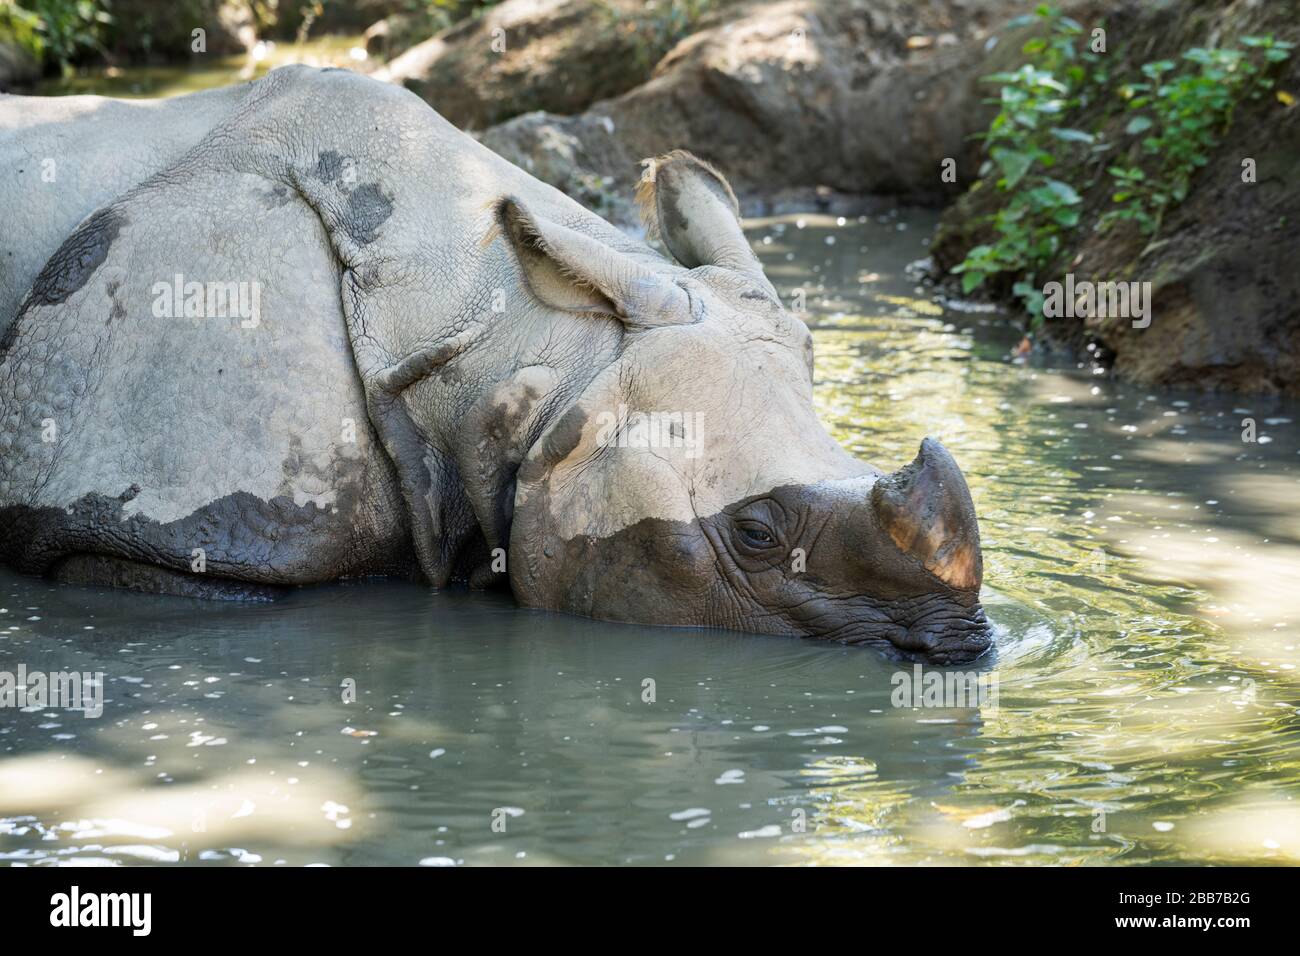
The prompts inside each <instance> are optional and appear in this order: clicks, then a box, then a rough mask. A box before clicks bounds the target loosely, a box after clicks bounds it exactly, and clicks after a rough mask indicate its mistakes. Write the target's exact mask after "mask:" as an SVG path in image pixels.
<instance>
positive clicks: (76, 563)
mask: <svg viewBox="0 0 1300 956" xmlns="http://www.w3.org/2000/svg"><path fill="white" fill-rule="evenodd" d="M50 577H52V578H53V579H54V580H55V581H58V582H59V583H60V584H75V585H80V586H83V587H105V588H120V589H122V590H126V591H141V592H143V593H146V594H170V595H174V596H176V597H190V598H201V599H203V600H205V601H249V602H254V603H262V602H267V601H274V600H277V599H278V598H281V597H283V596H284V595H286V594H288V593H289V589H288V588H287V587H274V586H270V585H264V584H249V583H247V582H245V581H229V580H224V579H220V578H214V577H211V576H209V577H207V578H204V577H200V576H199V575H197V574H182V573H180V572H178V571H169V570H168V569H166V568H160V567H158V566H156V565H152V564H142V563H141V562H139V561H131V560H129V559H127V558H110V557H105V556H104V555H100V554H74V555H70V556H69V557H67V558H64V559H63V560H62V561H60V562H59V563H58V564H56V565H55V566H54V568H53V569H52V570H51V572H50Z"/></svg>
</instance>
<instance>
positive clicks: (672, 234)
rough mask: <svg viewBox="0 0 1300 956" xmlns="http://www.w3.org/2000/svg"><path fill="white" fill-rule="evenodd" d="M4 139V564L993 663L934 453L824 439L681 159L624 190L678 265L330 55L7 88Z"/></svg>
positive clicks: (783, 318)
mask: <svg viewBox="0 0 1300 956" xmlns="http://www.w3.org/2000/svg"><path fill="white" fill-rule="evenodd" d="M0 157H2V158H4V159H5V160H6V161H12V162H13V165H11V166H10V167H8V168H14V169H18V170H19V172H18V173H17V174H16V175H15V176H14V178H12V179H8V180H6V181H5V182H4V183H3V184H0V211H3V214H4V218H5V220H6V221H7V222H8V223H9V225H10V227H11V228H10V229H9V231H8V232H7V233H6V235H5V236H4V237H3V242H4V245H3V246H0V306H3V310H4V311H3V312H0V328H3V329H4V338H3V342H2V343H0V559H3V560H4V561H6V562H8V563H10V564H13V565H14V566H16V567H18V568H20V569H22V570H25V571H29V572H35V573H45V574H50V575H52V576H54V577H56V578H57V579H60V580H64V581H73V582H82V583H96V584H112V585H117V586H123V587H131V588H138V589H143V590H152V591H163V592H169V593H182V594H197V595H203V596H211V597H239V598H257V597H261V596H267V595H270V594H272V593H274V591H275V590H276V589H277V588H280V587H284V586H288V585H295V584H305V583H312V582H319V581H328V580H333V579H337V578H340V577H345V576H356V575H366V574H408V575H420V576H422V577H423V578H424V579H426V580H427V581H429V582H430V583H431V584H433V585H435V586H439V587H441V586H444V585H446V584H448V583H449V582H450V581H452V580H455V579H466V580H468V581H469V582H470V583H471V584H472V585H475V586H486V585H489V584H492V583H507V582H508V584H509V586H510V587H511V588H512V590H513V591H514V594H515V596H516V598H517V599H518V600H519V602H520V603H521V604H523V605H525V606H529V607H536V608H548V609H553V610H562V611H569V612H573V613H577V614H583V615H588V616H592V617H597V618H603V619H608V620H619V621H635V622H641V623H649V624H670V625H688V626H713V627H723V628H731V629H739V630H746V631H757V632H764V633H781V634H798V635H806V636H812V637H819V638H826V639H831V640H837V641H843V642H847V643H872V644H880V645H887V646H892V647H894V648H897V649H900V650H902V651H905V652H913V653H916V654H919V655H922V656H924V657H926V658H927V659H929V660H933V661H936V662H940V663H951V662H958V661H965V660H969V659H972V658H973V657H976V656H978V655H979V654H981V653H982V652H984V651H985V650H986V649H987V648H988V647H989V640H990V639H989V629H988V625H987V623H986V621H985V619H984V615H983V611H982V610H981V608H980V605H979V599H978V595H979V588H980V583H981V576H982V570H981V559H980V551H979V537H978V526H977V523H976V519H975V513H974V507H973V505H972V503H971V499H970V494H969V492H968V490H967V488H966V484H965V481H964V480H963V478H962V476H961V472H960V470H959V469H958V468H957V466H956V464H955V462H953V460H952V458H951V456H949V455H948V453H947V452H946V451H945V450H944V449H943V447H942V446H941V445H940V444H938V443H937V442H934V441H932V440H929V439H927V440H926V441H925V442H924V443H922V446H921V450H920V452H919V454H918V455H917V458H916V460H915V461H914V462H912V463H911V464H910V465H908V466H907V467H906V468H903V469H901V470H899V471H898V472H895V473H893V474H892V475H884V474H882V473H881V472H880V471H879V470H878V469H876V468H874V467H872V466H870V465H868V464H865V463H863V462H860V461H858V460H857V459H854V458H853V457H852V456H850V455H848V454H847V453H845V452H844V451H843V450H842V449H841V448H840V447H839V446H838V445H837V444H836V443H835V441H834V440H833V439H831V438H830V437H829V435H828V434H827V433H826V431H825V429H824V428H823V427H822V426H821V425H820V423H819V422H818V421H817V418H816V415H815V414H814V412H813V407H812V381H811V376H812V341H811V336H810V335H809V333H808V330H807V329H806V328H805V327H804V325H803V324H802V323H801V322H799V321H797V320H796V319H794V318H793V317H791V316H790V315H789V314H788V313H787V312H785V310H784V309H783V308H782V306H781V303H780V300H779V298H778V297H777V295H776V292H775V290H774V289H773V287H772V285H771V283H769V282H768V281H767V279H766V278H765V277H764V276H763V273H762V270H761V269H760V267H759V265H758V262H757V260H756V259H755V258H754V256H753V254H752V252H751V251H750V249H749V247H748V245H747V244H746V243H745V241H744V238H743V235H742V233H741V231H740V226H739V221H738V219H737V216H736V205H735V200H734V197H733V196H732V194H731V191H730V188H729V187H728V186H727V185H726V183H725V181H724V180H723V179H722V177H721V175H720V174H718V173H717V172H716V171H715V170H713V169H711V168H710V167H708V166H707V165H706V164H703V163H701V162H699V161H698V160H696V159H694V157H691V156H689V155H688V154H684V153H674V154H669V155H668V156H666V157H661V158H660V159H659V160H656V161H653V162H651V163H649V164H648V168H647V174H646V177H645V179H644V181H643V187H642V190H641V193H640V195H639V199H640V200H641V201H642V202H643V204H644V206H645V208H646V210H647V213H648V216H649V218H650V219H651V220H652V221H653V225H655V226H656V227H657V229H658V232H659V234H660V235H661V236H662V238H663V241H664V244H665V245H666V246H667V248H668V249H669V251H670V252H671V253H672V256H673V260H675V261H673V260H669V259H665V258H664V257H663V256H660V255H659V254H657V253H655V252H654V251H653V250H652V249H650V248H649V247H648V246H646V245H644V244H642V243H640V242H637V241H635V240H633V239H631V238H629V237H627V236H626V235H624V234H622V233H621V232H619V231H618V230H616V229H615V228H613V227H612V226H610V225H609V224H608V223H606V222H604V221H603V220H601V219H600V218H598V217H596V216H594V215H593V214H591V213H590V212H588V211H586V210H585V209H583V208H582V207H580V206H578V205H577V204H576V203H574V202H573V201H571V200H570V199H568V198H567V197H565V196H563V195H562V194H560V193H559V192H557V191H556V190H554V189H552V188H550V187H549V186H546V185H544V184H542V183H540V182H538V181H537V180H535V179H533V178H532V177H530V176H528V175H527V174H526V173H524V172H523V171H521V170H519V169H518V168H516V167H514V166H512V165H510V164H509V163H507V162H505V161H504V160H502V159H500V158H499V157H497V156H496V155H495V154H493V153H491V152H490V151H488V150H487V149H485V148H483V147H481V146H480V145H478V144H477V143H475V142H474V141H473V140H472V139H470V138H468V137H466V136H465V135H463V134H461V133H460V132H458V131H457V130H456V129H454V128H453V127H452V126H450V125H449V124H448V123H446V122H445V121H444V120H442V119H441V117H439V116H438V115H437V114H436V113H434V112H433V111H432V110H430V109H429V108H428V107H427V106H426V105H425V104H424V103H423V102H422V101H420V100H419V99H418V98H417V97H415V96H413V95H411V94H410V93H407V92H406V91H403V90H401V89H398V88H394V87H390V86H386V85H383V84H380V83H377V82H374V81H371V80H368V79H366V78H363V77H360V76H356V75H354V74H351V73H347V72H342V71H334V70H324V71H319V70H313V69H308V68H305V67H290V68H285V69H281V70H277V71H275V72H273V73H271V74H270V75H268V76H267V77H266V78H265V79H263V80H260V81H258V82H256V83H253V84H249V85H248V86H244V87H239V88H234V89H229V90H222V91H218V92H216V93H210V94H202V95H199V96H194V97H185V98H183V99H179V100H173V101H168V102H165V103H155V104H148V105H139V104H137V105H128V104H123V103H115V102H113V101H105V100H98V99H96V98H92V97H87V98H77V99H76V100H70V101H58V100H40V99H29V98H21V97H5V98H3V99H0ZM45 158H52V159H53V160H54V161H55V167H56V169H57V178H56V182H55V183H47V182H45V181H44V180H43V179H42V178H41V171H42V169H44V168H45V167H44V166H43V165H42V160H43V159H45ZM78 223H79V225H78ZM177 274H180V275H181V276H182V277H183V279H182V283H181V286H182V289H185V290H186V292H185V294H186V295H188V294H189V292H188V289H186V287H185V285H184V283H190V282H197V283H205V284H213V283H241V282H242V283H249V284H250V288H251V286H252V285H256V287H257V289H258V291H259V294H260V300H259V301H260V306H259V309H258V310H257V314H256V316H255V317H254V316H252V315H251V314H243V313H241V314H240V315H235V316H230V315H226V314H224V313H223V314H212V312H213V305H212V303H211V302H208V303H207V306H206V311H203V314H191V315H188V316H187V315H186V314H185V312H184V309H182V312H181V314H179V315H177V316H171V315H169V314H167V309H166V308H165V307H163V308H161V311H160V306H159V303H160V302H164V303H170V302H172V301H174V298H173V297H172V295H171V293H170V292H168V293H165V294H160V289H169V288H170V285H168V284H169V283H172V282H173V277H174V276H176V275H177ZM160 283H161V284H162V285H161V286H160V285H159V284H160ZM201 288H202V287H201ZM177 296H178V297H179V296H180V293H179V292H178V293H177ZM640 413H673V414H677V415H681V416H684V420H685V421H689V422H693V423H695V428H694V429H693V430H691V431H686V432H684V431H683V428H682V426H681V424H680V422H679V423H678V424H676V425H671V426H670V427H668V428H667V429H666V430H664V431H663V432H660V433H656V434H653V435H649V437H647V431H646V429H645V427H644V426H645V422H644V420H642V419H641V418H640V417H639V415H640ZM687 438H689V439H690V441H686V440H685V439H687Z"/></svg>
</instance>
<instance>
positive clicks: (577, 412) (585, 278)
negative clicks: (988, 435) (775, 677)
mask: <svg viewBox="0 0 1300 956" xmlns="http://www.w3.org/2000/svg"><path fill="white" fill-rule="evenodd" d="M640 198H641V199H642V200H643V205H644V206H648V207H649V208H650V210H651V213H652V215H651V217H650V218H651V221H652V225H653V227H655V228H657V229H658V232H659V234H660V236H661V237H662V239H663V241H664V243H665V245H666V246H667V248H668V249H669V251H670V252H671V253H672V255H673V257H674V258H675V259H676V260H677V263H678V264H679V265H673V264H669V263H664V264H663V265H662V266H656V265H655V264H653V263H648V262H647V261H645V260H644V259H643V258H637V257H634V256H629V255H627V254H625V253H621V252H618V251H615V250H613V249H610V248H609V247H608V246H607V245H604V244H601V243H599V242H597V241H595V240H593V239H592V238H590V237H588V236H585V235H583V234H581V233H580V232H578V231H576V230H573V229H569V228H566V227H565V226H562V225H559V224H557V223H553V222H547V221H544V220H541V219H538V218H536V217H534V216H533V215H531V214H530V212H529V210H528V209H527V208H526V207H525V205H524V204H522V203H520V202H517V201H513V200H507V201H505V202H503V203H502V205H501V208H500V221H501V225H502V226H503V227H504V229H503V231H504V232H505V233H506V234H507V235H508V237H509V241H510V242H511V243H512V244H513V246H514V248H515V251H516V253H517V256H518V261H519V265H520V269H521V271H522V274H523V277H524V279H525V281H526V283H527V285H528V286H529V288H530V289H531V290H532V292H533V294H535V295H536V296H538V298H539V299H540V300H542V301H544V302H546V303H547V304H548V305H549V306H551V307H554V308H559V309H564V310H566V311H570V312H572V311H590V312H594V313H602V314H606V315H612V316H614V317H616V318H618V319H620V320H621V321H622V323H623V326H624V330H625V334H624V336H623V340H622V343H621V347H620V349H619V352H618V354H617V357H616V358H615V360H614V361H613V362H612V363H611V364H609V365H607V366H606V367H604V368H603V370H601V371H600V372H599V373H598V374H596V375H595V377H594V378H592V379H591V380H590V382H589V383H588V384H586V386H585V388H584V389H583V390H582V392H581V394H580V395H579V396H578V397H577V399H576V400H575V401H574V402H572V403H571V404H570V405H569V406H568V407H567V408H566V409H565V410H564V411H563V412H562V413H561V414H559V415H557V416H556V417H555V419H554V420H553V421H552V422H551V423H550V424H549V426H548V427H547V428H546V430H545V431H544V433H542V434H541V436H540V438H539V440H537V441H536V442H535V443H533V445H532V447H531V449H530V450H529V452H528V454H527V456H526V457H525V459H524V461H523V462H522V464H521V466H520V468H519V471H518V473H517V475H516V491H515V500H514V512H513V522H512V525H511V531H510V555H509V565H510V579H511V585H512V588H513V590H514V592H515V594H516V596H517V597H518V598H519V600H520V601H521V602H522V603H524V604H525V605H528V606H533V607H539V608H550V609H556V610H563V611H568V612H572V613H577V614H582V615H585V616H589V617H595V618H600V619H606V620H616V621H628V622H639V623H646V624H665V625H686V626H708V627H721V628H728V629H734V630H743V631H751V632H762V633H774V634H798V635H806V636H810V637H816V638H825V639H829V640H835V641H840V642H843V643H850V644H859V643H862V644H867V643H871V644H881V645H889V646H892V647H894V648H897V649H900V650H901V651H904V652H909V653H913V654H916V655H918V656H921V657H923V658H924V659H926V660H929V661H932V662H936V663H957V662H962V661H968V660H971V659H973V658H975V657H977V656H979V655H980V654H982V653H983V652H984V651H985V650H987V649H988V647H989V646H990V629H989V626H988V623H987V621H986V619H985V616H984V612H983V610H982V608H981V606H980V602H979V589H980V583H981V578H982V562H981V556H980V544H979V529H978V524H977V522H976V517H975V511H974V506H973V504H972V502H971V496H970V492H969V490H968V489H967V486H966V482H965V480H964V479H963V477H962V473H961V471H960V469H959V468H958V467H957V464H956V462H955V461H954V460H953V458H952V456H951V455H950V454H949V453H948V452H947V450H946V449H945V448H944V447H943V445H941V444H940V443H939V442H938V441H935V440H933V439H929V438H927V439H925V440H924V441H923V442H922V443H921V446H920V450H919V452H918V453H917V456H916V458H915V460H913V461H912V462H911V463H910V464H908V465H906V466H905V467H903V468H901V469H900V470H898V471H895V472H893V473H892V474H885V473H882V472H881V471H880V470H879V469H877V468H875V467H873V466H871V465H869V464H867V463H865V462H862V461H859V460H858V459H856V458H854V457H853V456H851V455H849V454H848V453H846V452H845V451H844V450H843V449H842V448H841V447H840V446H839V445H838V444H837V443H836V442H835V440H834V439H833V438H831V437H830V435H829V434H828V433H827V432H826V430H825V428H824V427H823V426H822V424H821V423H820V421H819V420H818V418H817V415H816V413H815V411H814V408H813V343H812V336H811V335H810V333H809V331H808V329H807V327H806V326H805V325H804V323H803V322H801V321H799V320H798V319H796V318H795V317H793V316H792V315H790V313H788V312H787V311H786V310H785V309H784V308H783V307H782V304H781V301H780V299H779V297H778V296H777V293H776V291H775V289H774V288H773V286H772V284H771V283H770V282H769V281H768V280H767V279H766V278H765V277H764V275H763V272H762V269H761V267H760V265H759V263H758V260H757V259H756V257H755V256H754V254H753V252H752V250H751V249H750V247H749V245H748V243H747V242H746V241H745V238H744V235H743V233H742V231H741V228H740V223H739V218H738V214H737V213H738V207H737V204H736V200H735V197H734V195H733V194H732V192H731V189H730V187H729V186H727V184H726V182H725V180H724V179H723V178H722V176H721V175H720V174H719V173H717V172H716V171H715V170H714V169H712V167H709V166H708V165H706V164H704V163H703V162H701V161H699V160H697V159H695V158H694V157H692V156H690V155H689V154H685V153H672V154H669V155H668V156H666V157H663V158H661V159H660V160H655V161H649V162H648V169H647V173H646V177H645V178H644V179H643V189H642V191H641V196H640Z"/></svg>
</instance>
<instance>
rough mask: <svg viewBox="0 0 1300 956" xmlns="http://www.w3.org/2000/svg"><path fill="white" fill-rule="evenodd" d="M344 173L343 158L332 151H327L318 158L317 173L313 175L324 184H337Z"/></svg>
mask: <svg viewBox="0 0 1300 956" xmlns="http://www.w3.org/2000/svg"><path fill="white" fill-rule="evenodd" d="M342 173H343V157H342V156H340V155H339V154H338V153H336V152H335V151H334V150H332V149H327V150H326V151H325V152H323V153H321V154H320V156H318V157H317V158H316V171H315V173H313V175H314V176H315V177H316V178H317V179H319V180H320V181H321V182H323V183H334V182H337V181H338V179H339V177H340V176H341V175H342Z"/></svg>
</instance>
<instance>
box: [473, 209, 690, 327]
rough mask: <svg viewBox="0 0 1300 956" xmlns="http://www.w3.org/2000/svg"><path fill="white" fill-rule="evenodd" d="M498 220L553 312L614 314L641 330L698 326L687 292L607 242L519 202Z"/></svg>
mask: <svg viewBox="0 0 1300 956" xmlns="http://www.w3.org/2000/svg"><path fill="white" fill-rule="evenodd" d="M497 216H498V222H499V224H500V227H501V230H502V231H503V232H504V233H505V236H506V238H507V240H508V241H509V243H510V245H511V248H513V249H514V252H515V256H516V257H517V259H518V261H519V267H520V270H521V271H522V272H523V276H524V280H525V281H526V282H527V284H528V288H529V289H530V290H531V291H532V293H533V295H535V296H536V297H537V298H538V299H540V300H541V301H542V302H545V303H546V304H547V305H549V306H551V307H552V308H556V309H564V310H566V311H568V312H593V313H602V314H605V315H613V316H615V317H617V318H619V319H621V320H622V321H623V323H624V324H625V325H629V326H633V327H638V328H654V327H656V326H662V325H681V324H685V323H689V322H692V321H694V316H693V315H692V312H691V303H690V297H689V296H688V295H687V294H686V291H685V290H684V289H682V288H681V287H680V286H678V285H677V284H676V283H674V282H673V281H671V280H670V279H668V278H666V277H665V276H662V275H660V274H658V273H656V272H653V271H651V270H650V269H647V268H646V267H645V266H643V265H641V264H639V263H638V262H636V261H634V260H633V259H631V258H629V257H628V256H625V255H623V254H622V253H621V252H618V251H617V250H615V249H611V248H610V247H609V246H607V245H605V244H604V243H603V242H600V241H599V240H596V239H593V238H591V237H590V236H587V235H584V234H582V233H580V232H578V231H576V230H574V229H569V228H568V227H566V226H561V225H559V224H558V223H554V222H548V221H547V220H545V219H541V218H539V217H537V216H534V215H532V214H531V213H530V212H529V211H528V210H527V209H526V208H525V207H524V206H523V204H522V203H520V202H519V200H517V199H513V198H507V199H503V200H502V201H501V203H500V204H499V206H498V209H497Z"/></svg>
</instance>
